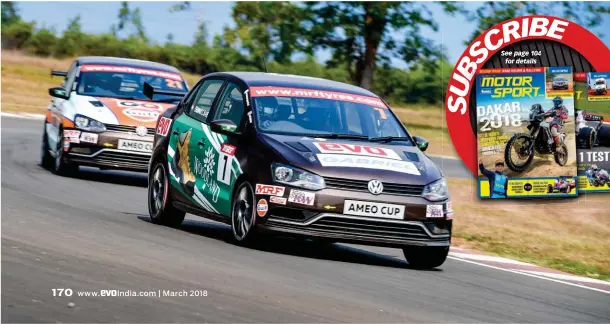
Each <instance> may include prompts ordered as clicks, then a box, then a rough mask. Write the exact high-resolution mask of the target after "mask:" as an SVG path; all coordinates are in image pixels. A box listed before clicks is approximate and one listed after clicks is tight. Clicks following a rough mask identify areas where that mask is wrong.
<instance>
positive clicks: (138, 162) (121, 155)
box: [91, 151, 150, 168]
mask: <svg viewBox="0 0 610 324" xmlns="http://www.w3.org/2000/svg"><path fill="white" fill-rule="evenodd" d="M91 160H92V161H94V162H98V163H101V164H111V165H112V164H116V165H125V166H130V167H138V168H148V161H149V160H150V155H143V154H133V153H125V152H116V151H103V152H101V153H100V154H98V155H96V156H94V157H93V158H92V159H91Z"/></svg>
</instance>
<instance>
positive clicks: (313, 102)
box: [145, 72, 452, 268]
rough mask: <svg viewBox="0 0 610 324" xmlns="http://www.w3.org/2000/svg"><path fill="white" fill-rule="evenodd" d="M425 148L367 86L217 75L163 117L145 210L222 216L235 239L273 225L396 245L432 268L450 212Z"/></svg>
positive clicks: (159, 218)
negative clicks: (229, 226)
mask: <svg viewBox="0 0 610 324" xmlns="http://www.w3.org/2000/svg"><path fill="white" fill-rule="evenodd" d="M148 89H149V92H147V93H148V94H149V95H150V96H151V97H152V96H154V94H155V92H156V90H155V89H152V88H151V87H148ZM145 92H146V91H145ZM427 146H428V142H427V141H426V140H425V139H423V138H420V137H417V136H411V135H410V134H409V133H408V132H407V130H406V129H405V128H404V126H403V125H402V124H401V123H400V121H399V120H398V119H397V118H396V116H395V115H394V113H393V112H392V111H391V110H390V109H389V108H388V106H387V105H386V103H385V102H384V101H383V100H381V99H380V98H379V97H377V96H376V95H374V94H373V93H371V92H369V91H367V90H364V89H361V88H358V87H355V86H351V85H346V84H343V83H338V82H332V81H327V80H323V79H317V78H308V77H299V76H291V75H280V74H271V73H269V74H267V73H247V72H236V73H213V74H209V75H207V76H205V77H204V78H203V79H201V80H200V81H199V82H198V83H197V85H195V86H194V87H193V88H192V89H191V91H190V92H189V93H188V94H187V95H186V96H185V97H184V98H183V99H182V100H181V102H180V103H179V104H178V105H177V107H175V108H170V109H168V110H167V111H166V112H165V113H163V115H162V116H161V117H160V118H159V121H158V124H157V128H156V135H155V144H154V149H153V150H154V151H153V156H152V157H151V164H150V168H149V174H148V175H149V184H148V190H149V192H148V206H149V213H150V217H151V219H152V222H154V223H156V224H164V225H168V226H178V225H180V224H181V223H182V221H183V219H184V216H185V212H189V213H192V214H196V215H200V216H203V217H207V218H211V219H214V220H217V221H221V222H225V223H227V224H230V225H231V228H232V232H233V236H234V238H235V241H236V242H237V243H240V244H246V242H247V241H248V239H249V238H251V236H252V235H255V234H256V233H260V232H264V231H268V232H269V231H270V232H275V233H276V234H277V233H281V234H283V235H289V236H305V237H307V238H314V239H316V240H323V241H324V240H327V241H330V242H351V243H357V244H368V245H380V246H389V247H397V248H401V249H403V251H404V255H405V257H406V259H407V260H408V262H409V263H410V264H411V266H413V267H418V268H431V267H436V266H439V265H441V264H442V263H443V262H444V261H445V259H446V257H447V252H448V250H449V245H450V242H451V225H452V209H451V202H450V200H449V194H448V191H447V184H446V182H445V179H444V177H443V174H442V173H441V171H440V170H439V169H438V168H437V167H436V166H435V165H434V163H433V162H432V161H431V160H430V159H429V158H428V157H427V156H426V155H425V154H424V153H423V151H425V150H426V148H427Z"/></svg>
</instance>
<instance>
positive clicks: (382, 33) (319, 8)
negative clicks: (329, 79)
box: [305, 2, 448, 89]
mask: <svg viewBox="0 0 610 324" xmlns="http://www.w3.org/2000/svg"><path fill="white" fill-rule="evenodd" d="M305 5H306V8H307V14H306V15H305V17H306V21H305V23H306V26H307V31H306V35H308V43H309V51H310V52H312V51H314V50H316V49H330V50H331V51H332V59H331V60H330V61H329V62H328V65H329V66H338V65H340V64H345V66H346V68H347V70H348V72H349V75H350V78H351V80H352V82H353V83H354V84H357V85H359V86H361V87H363V88H365V89H371V88H372V87H373V80H374V75H375V70H376V68H377V64H378V63H387V62H389V60H390V59H391V58H399V59H402V60H404V61H405V62H406V63H407V65H411V64H413V63H414V62H419V61H420V60H422V59H425V60H427V61H428V62H437V61H438V60H439V59H440V58H442V55H441V51H439V49H438V47H435V46H433V44H432V41H431V40H429V39H427V38H425V37H424V36H423V35H422V27H428V28H431V29H432V30H434V31H436V30H437V28H438V27H437V24H436V22H435V21H434V20H433V19H432V13H431V11H430V9H429V7H430V6H431V5H433V4H431V3H418V2H307V3H306V4H305ZM447 8H448V7H446V9H447Z"/></svg>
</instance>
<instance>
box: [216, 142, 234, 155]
mask: <svg viewBox="0 0 610 324" xmlns="http://www.w3.org/2000/svg"><path fill="white" fill-rule="evenodd" d="M220 151H221V152H222V153H225V154H226V155H230V156H234V155H235V146H233V145H229V144H225V143H223V144H222V147H221V148H220Z"/></svg>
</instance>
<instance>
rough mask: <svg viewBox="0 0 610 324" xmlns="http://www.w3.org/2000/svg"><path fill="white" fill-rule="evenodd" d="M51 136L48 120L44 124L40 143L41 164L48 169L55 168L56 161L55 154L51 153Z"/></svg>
mask: <svg viewBox="0 0 610 324" xmlns="http://www.w3.org/2000/svg"><path fill="white" fill-rule="evenodd" d="M49 150H50V148H49V138H48V137H47V122H46V121H45V122H44V126H43V129H42V143H41V145H40V166H42V167H43V168H45V169H47V170H51V169H52V168H53V164H54V163H55V162H54V160H53V156H52V155H51V153H49Z"/></svg>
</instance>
